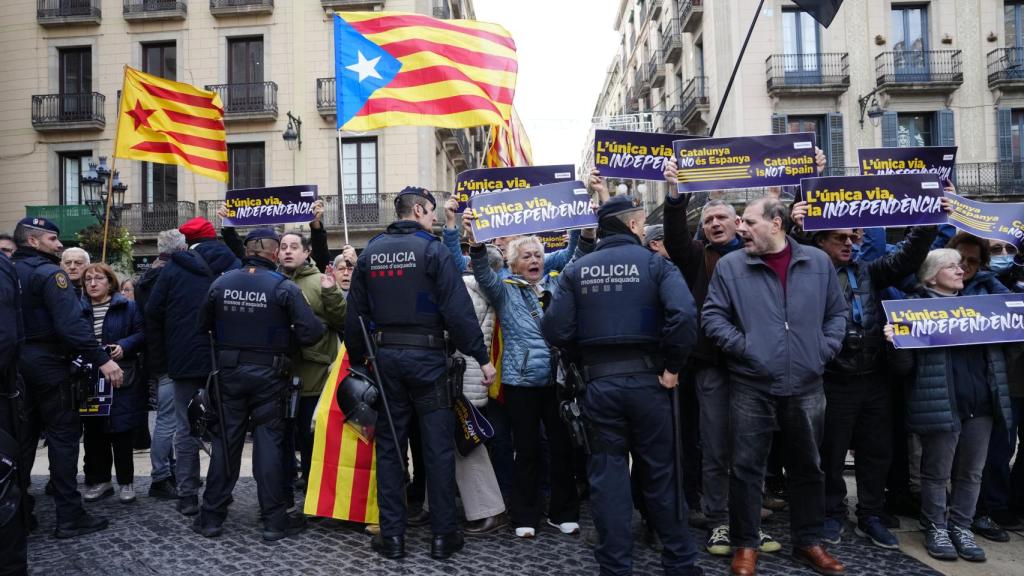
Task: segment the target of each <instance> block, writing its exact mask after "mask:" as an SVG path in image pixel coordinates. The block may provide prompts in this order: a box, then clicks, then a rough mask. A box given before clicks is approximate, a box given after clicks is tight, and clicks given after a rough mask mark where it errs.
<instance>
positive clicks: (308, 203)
mask: <svg viewBox="0 0 1024 576" xmlns="http://www.w3.org/2000/svg"><path fill="white" fill-rule="evenodd" d="M316 199H317V187H316V185H313V184H304V185H302V186H275V187H273V188H239V189H237V190H228V192H227V195H226V196H225V199H224V203H225V204H226V205H227V210H228V217H227V218H224V225H225V226H235V227H237V226H256V225H266V224H269V225H273V224H291V223H293V222H309V221H310V220H312V219H313V203H314V202H316Z"/></svg>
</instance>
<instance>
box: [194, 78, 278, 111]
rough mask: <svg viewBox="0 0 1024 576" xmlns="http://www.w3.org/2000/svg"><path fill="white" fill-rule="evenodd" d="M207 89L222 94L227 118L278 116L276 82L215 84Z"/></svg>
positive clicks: (221, 97)
mask: <svg viewBox="0 0 1024 576" xmlns="http://www.w3.org/2000/svg"><path fill="white" fill-rule="evenodd" d="M206 89H207V90H214V91H216V92H217V94H219V95H220V100H221V102H223V103H224V119H225V120H260V119H272V118H277V84H275V83H274V82H249V83H245V84H214V85H208V86H206Z"/></svg>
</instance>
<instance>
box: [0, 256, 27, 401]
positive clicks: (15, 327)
mask: <svg viewBox="0 0 1024 576" xmlns="http://www.w3.org/2000/svg"><path fill="white" fill-rule="evenodd" d="M21 322H22V320H21V289H20V287H19V285H18V271H17V270H15V269H14V263H13V262H11V260H10V259H9V258H7V257H6V256H3V255H0V378H5V377H7V376H8V375H9V374H10V372H9V371H10V370H12V369H13V368H14V365H15V363H16V362H17V361H18V346H20V345H21V342H22V340H24V338H25V329H24V326H22V323H21ZM6 382H7V381H0V390H2V389H4V387H5V386H6ZM0 401H2V400H0Z"/></svg>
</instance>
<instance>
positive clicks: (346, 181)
mask: <svg viewBox="0 0 1024 576" xmlns="http://www.w3.org/2000/svg"><path fill="white" fill-rule="evenodd" d="M341 150H342V162H341V173H342V187H343V190H344V193H343V195H344V198H345V206H346V208H345V209H346V211H347V213H348V218H349V221H350V222H376V221H377V208H378V198H377V139H376V138H358V139H356V138H353V139H345V140H343V141H342V143H341Z"/></svg>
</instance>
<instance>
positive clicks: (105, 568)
mask: <svg viewBox="0 0 1024 576" xmlns="http://www.w3.org/2000/svg"><path fill="white" fill-rule="evenodd" d="M45 482H46V478H45V477H35V478H34V482H33V485H34V487H33V489H32V493H33V494H34V495H35V496H36V499H37V507H36V509H37V513H38V516H39V521H40V528H39V530H38V531H37V532H36V533H35V534H34V535H33V536H32V537H31V538H30V539H29V569H30V574H47V575H49V574H68V575H71V574H85V575H104V576H106V575H121V574H129V575H134V574H145V575H152V574H168V575H172V574H173V575H179V574H206V575H210V574H267V575H273V576H284V575H289V574H302V575H306V574H344V575H346V576H359V575H371V574H372V575H377V574H380V575H383V574H389V575H390V574H416V575H435V574H473V575H480V576H482V575H492V574H493V575H506V574H507V575H512V574H515V575H522V576H527V575H544V576H550V575H576V574H596V573H597V565H596V563H595V562H594V558H593V554H592V551H591V549H590V548H589V547H588V546H587V545H586V544H585V543H584V542H583V541H582V539H581V538H579V537H570V536H563V535H561V534H558V533H557V532H556V531H554V530H553V529H551V530H545V529H541V530H540V531H539V533H538V535H537V538H536V539H535V540H532V541H523V540H517V539H516V538H514V536H512V534H511V532H502V533H499V534H495V535H491V536H488V537H485V538H467V539H466V548H465V550H464V551H463V552H461V553H459V554H457V555H455V556H454V557H453V558H452V559H451V560H448V561H443V562H438V561H435V560H432V559H431V558H430V557H429V554H428V552H429V548H430V544H429V530H428V529H427V528H426V527H424V528H413V529H410V532H409V534H408V536H407V541H406V550H407V553H408V556H407V557H406V558H405V559H404V560H402V561H392V560H383V559H381V558H380V557H378V556H377V555H376V554H374V553H373V552H372V551H371V550H370V546H369V537H368V536H366V535H364V534H363V532H362V529H361V526H355V525H344V524H341V523H338V522H334V521H323V520H315V521H313V522H310V524H309V527H308V528H307V530H306V531H305V532H304V533H302V534H301V535H299V536H297V537H294V538H288V539H285V540H281V541H278V542H275V543H270V544H265V543H264V542H263V541H262V539H261V538H260V532H259V530H258V529H257V526H256V516H257V512H258V506H257V503H256V484H255V481H254V480H253V479H252V478H245V477H243V478H241V479H240V480H239V482H238V486H237V487H236V488H235V494H234V495H235V502H234V504H232V505H231V511H230V515H229V517H228V520H227V523H226V524H225V531H224V535H223V536H221V537H219V538H216V539H212V540H208V539H205V538H202V537H200V536H198V535H196V534H194V533H193V532H192V531H191V530H190V529H189V527H188V524H189V522H190V521H191V519H185V517H183V516H181V515H179V514H178V513H177V512H176V511H175V508H174V502H171V501H164V500H154V499H151V498H148V497H146V496H145V494H146V492H147V491H148V483H149V480H148V478H138V477H137V478H136V486H135V488H136V491H137V493H138V495H139V497H138V499H137V501H136V502H135V503H133V504H129V505H123V504H120V503H118V501H117V499H116V498H108V499H106V500H103V501H100V502H96V503H91V504H86V506H87V509H88V510H89V511H90V512H91V513H94V514H96V515H99V516H104V517H107V518H109V519H110V528H108V529H107V530H105V531H102V532H99V533H95V534H90V535H88V536H83V537H79V538H74V539H71V540H57V539H55V538H53V537H52V536H51V533H52V530H53V522H54V512H53V502H52V500H51V499H50V498H49V497H46V496H44V495H43V494H42V486H43V484H44V483H45ZM638 518H639V517H636V518H634V527H635V528H637V527H639V519H638ZM581 524H582V525H583V527H584V530H585V531H586V530H587V529H589V528H591V527H592V521H591V518H590V513H589V510H588V509H586V508H585V509H584V511H583V518H582V519H581ZM785 526H786V524H785V517H784V516H783V515H778V514H776V515H775V516H773V517H772V518H769V519H768V520H766V521H765V525H764V528H765V530H767V531H768V532H769V533H771V534H772V535H773V536H775V537H776V538H777V539H779V540H780V541H781V542H782V543H783V546H784V547H783V551H782V552H780V553H778V554H771V555H762V560H761V562H760V563H759V568H760V570H759V574H763V575H765V576H771V575H806V574H813V572H810V571H808V570H806V569H804V568H802V567H800V566H798V565H796V564H794V563H793V562H791V561H790V560H789V558H788V554H789V550H790V548H789V546H788V540H789V538H788V534H786V533H785ZM634 532H635V533H637V535H638V539H637V541H636V547H635V549H634V562H635V566H634V573H635V574H637V575H646V574H660V573H661V569H660V563H659V556H658V554H656V553H654V552H652V551H651V550H650V549H648V548H647V547H646V546H644V544H643V543H642V541H641V540H640V539H639V530H638V529H637V530H635V531H634ZM694 536H695V537H696V538H698V539H699V540H698V542H702V539H703V533H702V532H697V531H694ZM832 551H833V552H834V553H835V554H836V555H837V556H838V557H839V558H840V559H841V560H842V561H843V562H844V563H846V566H847V573H848V574H851V575H854V574H857V575H861V574H863V575H868V574H870V575H886V576H904V575H906V576H910V575H922V576H923V575H935V574H939V573H938V572H935V571H933V570H932V569H930V568H928V567H927V566H925V565H924V564H921V563H920V562H918V561H917V560H914V559H913V558H910V557H909V556H906V555H904V554H902V553H900V552H898V551H887V550H882V549H880V548H876V547H874V546H871V545H869V544H867V543H866V541H864V540H861V539H859V538H855V537H850V538H844V541H843V544H841V545H839V546H835V547H832ZM699 562H700V565H701V566H702V567H704V569H705V571H706V572H707V573H708V574H728V571H729V564H728V559H724V558H715V557H712V556H710V555H708V554H706V553H705V552H703V551H702V552H701V553H700V556H699Z"/></svg>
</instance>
